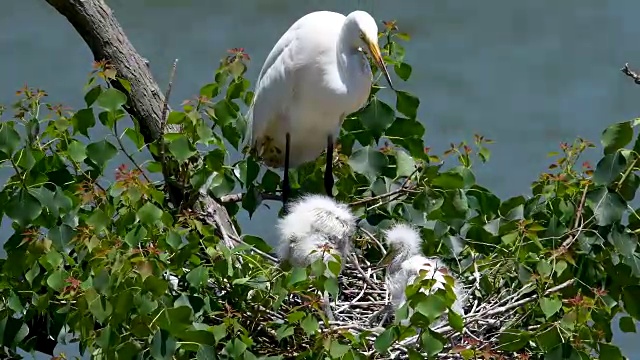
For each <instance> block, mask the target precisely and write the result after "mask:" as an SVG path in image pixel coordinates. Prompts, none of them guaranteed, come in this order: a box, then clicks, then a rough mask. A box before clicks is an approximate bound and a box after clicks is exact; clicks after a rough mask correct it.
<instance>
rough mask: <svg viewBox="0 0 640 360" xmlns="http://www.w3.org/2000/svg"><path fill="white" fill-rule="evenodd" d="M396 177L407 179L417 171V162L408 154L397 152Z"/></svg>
mask: <svg viewBox="0 0 640 360" xmlns="http://www.w3.org/2000/svg"><path fill="white" fill-rule="evenodd" d="M396 167H397V170H396V176H398V177H407V176H409V175H411V174H412V173H413V171H414V170H415V169H416V161H415V160H414V159H413V158H412V157H411V156H410V155H409V154H407V153H406V152H404V151H401V150H400V151H397V152H396Z"/></svg>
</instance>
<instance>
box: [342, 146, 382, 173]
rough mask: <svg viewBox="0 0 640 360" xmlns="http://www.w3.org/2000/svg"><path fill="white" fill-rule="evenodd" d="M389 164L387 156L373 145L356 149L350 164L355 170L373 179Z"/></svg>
mask: <svg viewBox="0 0 640 360" xmlns="http://www.w3.org/2000/svg"><path fill="white" fill-rule="evenodd" d="M387 164H388V163H387V157H386V156H385V155H384V154H383V153H381V152H380V151H379V150H376V149H375V148H372V147H371V146H365V147H363V148H360V149H358V150H356V151H355V152H354V153H353V154H352V155H351V158H349V165H350V166H351V167H352V168H353V170H354V171H356V172H358V173H360V174H363V175H364V176H366V177H367V178H368V179H369V180H373V179H375V178H376V177H377V176H378V175H380V173H381V172H382V169H383V168H384V167H386V166H387Z"/></svg>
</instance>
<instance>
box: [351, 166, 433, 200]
mask: <svg viewBox="0 0 640 360" xmlns="http://www.w3.org/2000/svg"><path fill="white" fill-rule="evenodd" d="M420 169H422V168H421V167H420V166H417V167H416V168H415V169H414V170H413V172H411V174H409V176H407V178H406V179H405V180H404V182H402V185H400V187H399V188H398V189H396V190H394V191H390V192H388V193H386V194H382V195H378V196H373V197H368V198H364V199H362V200H358V201H354V202H352V203H350V204H349V206H351V207H354V206H358V205H362V204H368V203H370V202H374V201H378V200H381V199H384V198H387V197H390V196H393V195H396V194H400V193H402V192H404V191H408V190H411V189H412V188H414V187H415V186H414V185H411V186H407V185H409V182H410V181H411V177H412V176H413V175H415V174H416V173H417V172H418V171H420Z"/></svg>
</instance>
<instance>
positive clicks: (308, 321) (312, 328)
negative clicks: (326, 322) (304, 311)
mask: <svg viewBox="0 0 640 360" xmlns="http://www.w3.org/2000/svg"><path fill="white" fill-rule="evenodd" d="M300 326H302V330H304V332H306V333H307V335H311V334H313V333H315V332H316V331H317V330H318V320H317V319H316V317H315V316H313V315H312V314H309V315H307V317H306V318H304V320H302V322H301V323H300Z"/></svg>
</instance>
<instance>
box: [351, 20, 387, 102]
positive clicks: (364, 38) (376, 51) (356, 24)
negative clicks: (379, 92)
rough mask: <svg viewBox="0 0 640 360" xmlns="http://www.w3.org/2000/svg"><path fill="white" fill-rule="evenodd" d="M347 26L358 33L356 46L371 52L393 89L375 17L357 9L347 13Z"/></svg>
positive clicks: (352, 31)
mask: <svg viewBox="0 0 640 360" xmlns="http://www.w3.org/2000/svg"><path fill="white" fill-rule="evenodd" d="M345 26H348V27H349V29H348V31H350V32H351V33H355V34H357V35H358V39H359V40H358V42H357V44H356V46H357V47H358V48H361V49H363V50H364V51H366V52H368V53H369V55H370V56H371V58H373V61H374V62H375V63H376V66H378V68H379V69H380V71H382V73H383V74H384V77H385V78H386V79H387V82H388V83H389V87H391V88H392V89H393V83H392V82H391V77H390V76H389V72H388V71H387V67H386V65H385V63H384V60H383V59H382V53H381V52H380V46H379V45H378V25H377V24H376V21H375V20H374V19H373V17H372V16H371V15H369V13H368V12H366V11H362V10H356V11H353V12H352V13H350V14H349V15H347V19H346V21H345Z"/></svg>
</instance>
